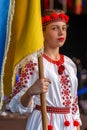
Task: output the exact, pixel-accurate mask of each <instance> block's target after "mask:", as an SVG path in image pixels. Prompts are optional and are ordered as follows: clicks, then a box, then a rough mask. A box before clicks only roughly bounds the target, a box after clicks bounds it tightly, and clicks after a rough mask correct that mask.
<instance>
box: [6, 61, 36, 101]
mask: <svg viewBox="0 0 87 130" xmlns="http://www.w3.org/2000/svg"><path fill="white" fill-rule="evenodd" d="M36 65H37V63H33V61H30V62H28V63H27V64H26V65H25V66H24V67H23V69H22V71H21V74H20V77H19V80H18V82H17V83H15V87H14V89H13V92H12V94H11V95H10V97H9V99H8V100H9V101H10V100H11V99H12V98H13V97H14V96H15V95H16V94H17V93H19V92H20V91H21V90H22V89H23V88H25V86H26V84H27V83H28V80H29V78H30V76H31V75H33V72H34V69H35V66H36Z"/></svg>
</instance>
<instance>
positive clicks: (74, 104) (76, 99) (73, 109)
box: [72, 96, 78, 114]
mask: <svg viewBox="0 0 87 130" xmlns="http://www.w3.org/2000/svg"><path fill="white" fill-rule="evenodd" d="M77 106H78V96H77V97H76V98H75V101H74V102H73V104H72V114H74V113H76V111H77V110H78V107H77Z"/></svg>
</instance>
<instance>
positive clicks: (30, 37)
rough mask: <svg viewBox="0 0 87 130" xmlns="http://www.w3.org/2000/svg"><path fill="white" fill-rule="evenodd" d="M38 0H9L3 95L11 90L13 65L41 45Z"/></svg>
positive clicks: (41, 34)
mask: <svg viewBox="0 0 87 130" xmlns="http://www.w3.org/2000/svg"><path fill="white" fill-rule="evenodd" d="M40 5H41V4H40V0H10V9H9V18H8V26H9V32H8V34H7V38H8V40H7V50H6V52H5V58H4V62H3V70H2V78H1V79H2V87H3V90H4V95H6V96H9V95H10V93H11V91H12V76H13V72H14V67H15V66H16V65H17V64H18V63H19V62H20V61H21V60H22V59H23V58H24V57H26V56H27V55H29V54H31V53H33V52H35V51H38V50H39V49H40V48H42V47H43V40H44V39H43V32H42V23H41V7H40Z"/></svg>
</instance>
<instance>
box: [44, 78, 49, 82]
mask: <svg viewBox="0 0 87 130" xmlns="http://www.w3.org/2000/svg"><path fill="white" fill-rule="evenodd" d="M43 80H44V82H48V83H51V80H50V79H49V78H44V79H43Z"/></svg>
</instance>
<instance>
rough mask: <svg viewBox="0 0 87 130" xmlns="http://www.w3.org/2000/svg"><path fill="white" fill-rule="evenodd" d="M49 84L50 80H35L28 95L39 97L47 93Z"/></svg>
mask: <svg viewBox="0 0 87 130" xmlns="http://www.w3.org/2000/svg"><path fill="white" fill-rule="evenodd" d="M50 83H51V81H50V79H48V78H43V79H37V80H36V82H35V83H34V84H33V85H32V86H31V87H30V88H29V90H30V91H29V92H30V95H40V94H41V93H46V92H47V91H48V85H49V84H50Z"/></svg>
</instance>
